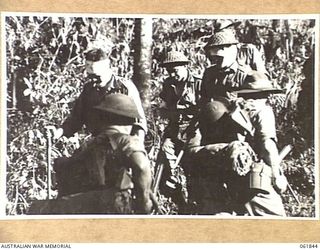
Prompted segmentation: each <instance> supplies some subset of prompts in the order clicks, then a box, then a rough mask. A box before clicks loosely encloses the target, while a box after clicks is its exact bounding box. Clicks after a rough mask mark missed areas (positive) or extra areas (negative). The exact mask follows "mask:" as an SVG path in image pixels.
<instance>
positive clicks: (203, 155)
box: [189, 98, 287, 216]
mask: <svg viewBox="0 0 320 250" xmlns="http://www.w3.org/2000/svg"><path fill="white" fill-rule="evenodd" d="M256 112H257V115H256V116H251V117H250V114H249V113H248V110H244V109H241V108H240V107H239V106H237V105H236V104H235V103H232V102H230V100H228V99H226V98H216V99H215V100H213V101H211V102H208V103H207V104H206V105H204V106H203V107H202V109H201V112H200V118H199V130H200V133H197V134H196V136H195V137H194V138H192V139H191V140H190V143H189V155H192V160H193V162H194V163H193V166H194V167H195V168H197V169H194V173H196V174H197V176H193V178H198V179H199V180H200V181H199V186H198V187H197V188H198V189H199V190H197V193H198V194H199V197H198V203H199V207H200V209H199V213H200V214H222V213H223V212H227V213H230V214H237V215H244V214H249V215H252V216H256V215H261V216H262V215H264V216H266V215H267V216H270V215H274V216H285V211H284V207H283V204H282V200H281V197H280V195H279V193H281V192H283V191H285V189H286V185H287V181H286V178H285V176H284V175H283V174H282V173H281V171H280V169H279V162H278V154H277V150H276V145H275V140H276V134H275V127H274V121H273V120H270V121H268V122H266V120H264V119H263V115H265V112H264V110H263V107H261V109H258V110H256ZM269 118H270V117H269ZM266 141H268V143H267V146H268V147H269V148H268V149H269V150H270V153H269V154H266V152H265V148H264V145H265V143H266ZM250 171H251V172H250ZM249 172H250V173H251V174H250V173H249ZM257 172H258V174H257V175H256V173H257ZM257 177H258V178H260V179H259V180H256V178H257ZM254 178H255V179H254ZM250 180H251V183H250ZM256 183H259V185H260V186H259V185H258V186H257V185H256ZM249 184H251V186H250V185H249Z"/></svg>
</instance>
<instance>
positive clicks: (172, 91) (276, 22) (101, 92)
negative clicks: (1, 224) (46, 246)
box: [0, 12, 319, 220]
mask: <svg viewBox="0 0 320 250" xmlns="http://www.w3.org/2000/svg"><path fill="white" fill-rule="evenodd" d="M1 27H2V37H3V38H5V39H2V51H3V53H2V58H1V60H2V65H3V69H4V70H3V73H4V76H3V77H2V84H1V87H2V93H3V95H2V96H3V97H5V98H2V99H1V100H2V102H3V103H2V107H5V108H4V109H3V110H4V111H5V112H2V120H3V121H4V122H3V123H2V124H3V127H2V128H1V131H2V135H4V136H1V138H2V142H1V143H2V149H3V152H5V156H6V157H3V158H2V159H3V162H2V166H5V168H2V172H1V178H0V179H1V180H2V182H3V183H1V188H2V190H1V191H2V192H1V194H2V196H1V197H0V200H1V202H0V204H1V206H2V209H1V210H2V211H3V213H2V214H1V215H0V217H1V218H5V219H7V218H10V219H11V218H13V219H18V218H23V219H28V218H30V219H31V218H44V217H49V218H74V217H75V216H76V217H77V218H78V217H79V218H81V217H82V216H85V217H86V218H88V217H89V218H91V217H92V218H97V217H98V218H100V217H103V218H104V217H106V218H108V217H110V216H112V217H113V218H117V217H119V218H121V217H122V216H126V217H137V216H138V217H146V218H210V219H221V218H222V219H224V218H227V219H262V218H268V219H270V218H272V219H289V218H290V219H294V218H295V219H313V220H315V219H319V190H318V189H319V188H318V186H319V180H318V178H319V172H318V171H319V169H318V159H317V158H318V155H319V153H318V132H317V126H318V123H317V119H318V118H317V116H318V115H317V113H318V105H315V104H317V98H318V95H317V93H318V90H317V85H318V84H317V83H318V68H319V65H318V62H319V51H318V50H319V34H318V33H319V17H318V15H261V16H253V15H247V16H246V15H237V16H235V15H232V16H231V15H225V16H222V15H219V16H213V15H201V16H197V15H151V14H150V15H136V14H135V15H102V14H99V15H98V14H77V15H76V14H61V13H60V14H54V13H46V14H45V13H22V12H16V13H9V12H8V13H3V16H2V25H1Z"/></svg>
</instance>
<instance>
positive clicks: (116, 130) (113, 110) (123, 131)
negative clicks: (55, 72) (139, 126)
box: [94, 94, 152, 213]
mask: <svg viewBox="0 0 320 250" xmlns="http://www.w3.org/2000/svg"><path fill="white" fill-rule="evenodd" d="M94 108H95V109H97V110H98V111H100V112H101V117H102V120H103V123H102V126H101V131H102V132H101V133H100V134H99V135H98V138H97V140H98V141H99V142H101V140H105V142H106V146H105V147H104V149H105V152H109V154H111V158H109V159H110V161H108V160H107V161H105V165H106V166H104V167H105V168H108V171H106V173H110V172H112V169H111V168H112V167H113V168H116V170H114V169H113V172H116V173H117V172H119V171H117V168H119V163H120V162H122V163H123V164H125V165H126V166H127V168H128V167H132V170H133V173H132V176H133V183H134V189H135V192H136V196H137V206H136V213H150V212H151V208H152V202H151V199H150V196H151V181H152V179H151V168H150V163H149V159H148V156H147V152H146V150H145V147H144V143H143V141H141V140H140V139H139V137H137V136H134V135H131V133H132V129H133V126H134V125H133V124H134V123H135V120H136V119H137V118H140V119H141V118H142V117H141V116H140V114H139V110H138V109H137V106H136V104H135V102H134V101H133V99H132V98H130V97H129V96H126V95H123V94H110V95H106V96H105V97H104V100H103V101H102V102H101V103H100V104H99V105H98V106H96V107H94ZM108 147H109V148H108ZM104 157H105V158H104ZM107 157H108V156H103V155H102V158H104V159H106V158H107ZM114 161H115V162H114ZM100 162H101V161H100ZM110 170H111V171H110ZM106 178H107V179H109V180H110V182H115V179H116V176H106Z"/></svg>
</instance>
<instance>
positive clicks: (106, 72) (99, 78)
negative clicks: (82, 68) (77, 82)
mask: <svg viewBox="0 0 320 250" xmlns="http://www.w3.org/2000/svg"><path fill="white" fill-rule="evenodd" d="M86 71H87V74H88V77H90V78H92V79H96V83H97V84H98V85H100V86H105V85H106V83H107V82H109V81H110V79H111V76H112V70H111V68H110V63H109V60H108V59H105V60H101V61H97V62H93V61H88V60H87V61H86Z"/></svg>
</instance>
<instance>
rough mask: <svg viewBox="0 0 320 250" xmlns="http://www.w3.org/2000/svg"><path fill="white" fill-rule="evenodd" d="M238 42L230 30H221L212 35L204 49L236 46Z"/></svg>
mask: <svg viewBox="0 0 320 250" xmlns="http://www.w3.org/2000/svg"><path fill="white" fill-rule="evenodd" d="M238 43H239V41H238V39H237V38H236V36H235V34H234V32H233V31H232V30H222V31H219V32H217V33H215V34H213V35H212V36H211V37H210V38H209V39H208V42H207V44H206V45H205V46H204V49H209V48H212V47H216V46H224V45H232V44H238Z"/></svg>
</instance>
